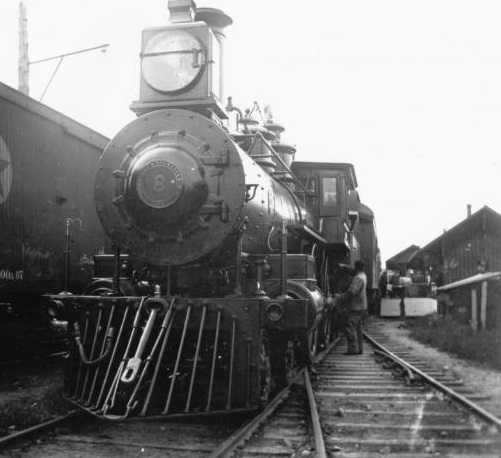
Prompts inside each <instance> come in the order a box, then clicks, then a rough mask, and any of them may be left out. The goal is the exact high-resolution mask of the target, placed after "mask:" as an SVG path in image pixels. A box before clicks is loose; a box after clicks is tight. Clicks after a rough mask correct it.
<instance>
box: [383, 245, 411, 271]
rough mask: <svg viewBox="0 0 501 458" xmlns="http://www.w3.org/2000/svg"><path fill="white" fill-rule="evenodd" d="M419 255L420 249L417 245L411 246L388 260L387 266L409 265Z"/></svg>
mask: <svg viewBox="0 0 501 458" xmlns="http://www.w3.org/2000/svg"><path fill="white" fill-rule="evenodd" d="M418 253H419V247H418V246H417V245H411V246H409V247H407V248H406V249H405V250H403V251H401V252H400V253H398V254H396V255H395V256H393V257H392V258H390V259H388V260H387V261H386V266H388V265H400V264H409V263H410V262H411V261H412V260H413V259H414V257H415V256H416V255H417V254H418Z"/></svg>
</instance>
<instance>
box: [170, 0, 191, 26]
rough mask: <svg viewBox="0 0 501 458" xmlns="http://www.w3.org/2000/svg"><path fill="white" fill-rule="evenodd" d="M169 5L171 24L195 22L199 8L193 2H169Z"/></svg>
mask: <svg viewBox="0 0 501 458" xmlns="http://www.w3.org/2000/svg"><path fill="white" fill-rule="evenodd" d="M167 5H168V8H169V12H170V17H169V21H170V22H172V23H174V22H193V19H194V18H195V11H196V8H197V7H196V5H195V2H193V0H169V2H168V4H167Z"/></svg>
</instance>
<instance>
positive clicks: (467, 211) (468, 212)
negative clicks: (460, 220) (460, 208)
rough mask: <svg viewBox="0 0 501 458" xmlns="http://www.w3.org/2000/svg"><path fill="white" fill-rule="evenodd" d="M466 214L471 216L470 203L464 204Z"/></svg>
mask: <svg viewBox="0 0 501 458" xmlns="http://www.w3.org/2000/svg"><path fill="white" fill-rule="evenodd" d="M466 216H467V217H468V218H469V217H470V216H471V204H468V205H467V206H466Z"/></svg>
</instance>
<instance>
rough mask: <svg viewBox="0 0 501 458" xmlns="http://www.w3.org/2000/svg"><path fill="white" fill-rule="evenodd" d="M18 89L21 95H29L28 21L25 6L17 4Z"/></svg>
mask: <svg viewBox="0 0 501 458" xmlns="http://www.w3.org/2000/svg"><path fill="white" fill-rule="evenodd" d="M18 59H19V61H18V69H17V76H18V89H19V91H20V92H22V93H23V94H26V95H29V93H30V87H29V82H28V81H29V75H30V61H29V59H28V19H27V17H26V6H25V5H24V3H23V2H21V3H20V4H19V57H18Z"/></svg>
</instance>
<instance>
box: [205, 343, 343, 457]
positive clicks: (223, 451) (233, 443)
mask: <svg viewBox="0 0 501 458" xmlns="http://www.w3.org/2000/svg"><path fill="white" fill-rule="evenodd" d="M339 340H340V338H339V337H336V338H335V339H334V340H333V341H332V342H331V343H330V344H329V345H328V347H327V348H326V349H325V350H324V351H323V352H321V353H319V354H318V355H317V357H316V358H315V363H318V362H320V361H321V360H322V359H324V358H325V356H327V354H328V353H329V352H330V351H331V350H332V349H333V348H334V347H335V346H336V345H337V344H338V342H339ZM303 374H304V380H305V383H307V382H306V379H308V382H310V379H309V375H308V374H307V369H306V368H304V369H302V370H301V371H300V372H299V373H298V374H297V375H296V376H295V377H294V378H293V379H292V381H291V382H290V383H289V384H288V385H287V386H286V387H285V388H283V389H282V391H280V392H279V393H278V394H277V396H276V397H275V398H274V399H273V400H272V401H271V402H270V403H269V404H268V405H267V406H266V408H265V409H264V410H263V411H262V412H261V413H260V414H258V415H257V416H255V417H254V418H253V419H252V420H251V421H250V422H249V423H248V424H247V425H245V426H244V427H243V428H241V429H239V430H238V431H236V432H235V433H233V434H232V435H231V436H230V437H229V438H228V439H227V440H226V441H224V442H223V443H222V444H221V445H220V446H219V447H218V448H217V449H216V450H214V451H213V452H212V453H211V454H210V456H209V458H225V457H230V456H231V453H232V452H233V451H234V450H235V448H237V447H238V446H239V445H240V444H242V443H243V442H245V441H246V440H248V439H249V438H250V437H251V436H252V434H253V433H254V431H256V429H257V428H258V427H259V426H260V425H261V424H262V423H263V422H264V421H265V420H266V419H267V418H268V417H269V416H270V415H271V414H272V413H273V412H274V411H275V410H276V408H277V407H278V406H279V405H280V404H281V403H282V402H283V401H285V400H286V399H287V397H288V396H289V394H290V388H291V386H292V385H293V384H294V383H295V382H296V381H298V380H299V378H300V377H301V376H302V375H303ZM310 389H311V383H310ZM311 394H312V396H313V390H311ZM311 405H312V403H311V401H310V409H311ZM313 405H314V404H313ZM315 413H316V418H317V425H316V426H314V430H315V429H316V431H318V434H319V435H320V436H321V437H322V438H321V441H322V443H323V435H322V429H321V426H320V420H319V418H318V412H316V411H315ZM312 418H313V417H312ZM312 421H314V420H312ZM315 445H316V447H318V448H317V449H316V450H317V456H318V457H320V458H324V457H326V456H327V455H326V454H325V445H323V453H324V454H323V455H320V454H319V451H320V450H321V448H322V446H321V445H317V438H316V437H315Z"/></svg>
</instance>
